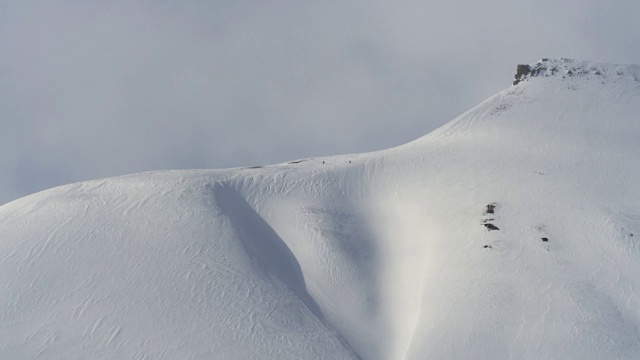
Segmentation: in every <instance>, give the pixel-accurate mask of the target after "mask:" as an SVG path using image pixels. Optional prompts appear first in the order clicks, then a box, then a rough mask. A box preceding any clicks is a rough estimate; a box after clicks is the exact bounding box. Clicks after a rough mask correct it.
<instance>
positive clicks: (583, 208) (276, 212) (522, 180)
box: [0, 59, 640, 360]
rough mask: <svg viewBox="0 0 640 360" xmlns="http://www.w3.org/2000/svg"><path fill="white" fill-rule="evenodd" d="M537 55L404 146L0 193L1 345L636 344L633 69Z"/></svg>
mask: <svg viewBox="0 0 640 360" xmlns="http://www.w3.org/2000/svg"><path fill="white" fill-rule="evenodd" d="M533 68H534V69H537V70H536V71H537V73H536V74H535V76H530V77H526V78H525V79H524V80H523V81H522V82H520V83H519V84H518V85H516V86H512V87H510V88H508V89H507V90H505V91H503V92H501V93H499V94H497V95H496V96H494V97H492V98H490V99H488V100H487V101H485V102H484V103H482V104H480V105H478V106H477V107H475V108H474V109H471V110H470V111H468V112H467V113H465V114H463V115H461V116H460V117H459V118H457V119H455V120H453V121H452V122H451V123H449V124H448V125H445V126H444V127H442V128H441V129H438V130H436V131H434V132H433V133H431V134H428V135H426V136H424V137H422V138H420V139H418V140H415V141H413V142H411V143H409V144H406V145H403V146H400V147H397V148H394V149H389V150H385V151H378V152H374V153H368V154H358V155H344V156H336V157H329V158H317V159H303V160H299V161H292V162H289V163H285V164H278V165H272V166H265V167H259V168H243V169H228V170H209V171H203V170H197V171H196V170H194V171H165V172H153V173H144V174H135V175H129V176H123V177H119V178H112V179H104V180H95V181H88V182H83V183H78V184H71V185H68V186H63V187H58V188H54V189H51V190H48V191H44V192H41V193H37V194H34V195H31V196H28V197H25V198H22V199H19V200H16V201H14V202H12V203H9V204H6V205H4V206H2V207H0V234H2V235H0V277H1V279H2V283H3V284H4V286H3V287H2V289H1V290H0V358H1V359H5V358H6V359H212V358H219V359H361V360H377V359H380V360H383V359H407V360H408V359H424V358H430V359H452V358H459V359H502V358H517V359H541V358H545V359H568V358H574V359H578V358H579V359H638V358H640V330H639V328H638V326H639V324H640V313H639V311H638V309H640V298H639V293H638V291H640V277H639V276H638V275H639V274H640V244H638V239H640V208H639V204H640V190H638V187H637V184H636V182H635V181H634V180H633V179H638V178H640V166H639V165H638V164H639V163H638V162H637V154H639V153H640V141H639V140H638V139H640V122H639V121H638V120H639V119H638V114H640V68H639V67H638V66H633V65H607V64H594V63H588V62H578V61H570V60H566V59H560V60H546V61H541V62H540V63H539V64H537V65H534V67H533ZM491 204H493V205H494V208H490V207H488V205H491ZM489 224H490V225H491V226H488V225H489Z"/></svg>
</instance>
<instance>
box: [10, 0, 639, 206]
mask: <svg viewBox="0 0 640 360" xmlns="http://www.w3.org/2000/svg"><path fill="white" fill-rule="evenodd" d="M638 14H640V1H637V0H629V1H615V0H612V1H608V2H603V1H596V0H591V1H586V0H585V1H578V0H573V1H572V0H566V1H551V0H542V1H517V0H488V1H475V0H465V1H455V0H452V1H451V0H450V1H437V2H436V1H424V0H423V1H418V0H395V1H379V0H368V1H364V0H340V1H333V0H325V1H285V0H272V1H269V0H262V1H253V0H236V1H229V0H224V1H223V0H209V1H205V0H182V1H168V0H167V1H165V0H155V1H151V0H149V1H126V2H120V1H106V0H105V1H82V0H60V1H55V0H46V1H29V0H13V1H6V0H0V116H1V117H0V170H1V172H0V204H2V203H6V202H8V201H10V200H13V199H16V198H19V197H22V196H25V195H28V194H30V193H33V192H36V191H39V190H43V189H46V188H50V187H53V186H57V185H62V184H66V183H70V182H76V181H81V180H87V179H94V178H101V177H109V176H115V175H123V174H128V173H133V172H140V171H148V170H159V169H178V168H220V167H237V166H248V165H258V164H269V163H276V162H283V161H287V160H292V159H296V158H304V157H312V156H322V155H332V154H341V153H354V152H365V151H371V150H379V149H384V148H388V147H392V146H396V145H400V144H402V143H405V142H408V141H410V140H413V139H415V138H418V137H420V136H422V135H424V134H426V133H428V132H429V131H431V130H433V129H435V128H437V127H439V126H441V125H443V124H445V123H446V122H448V121H449V120H451V119H453V118H454V117H455V116H457V115H459V114H460V113H462V112H464V111H466V110H468V109H469V108H470V107H472V106H474V105H476V104H477V103H479V102H481V101H482V100H484V99H486V98H487V97H489V96H491V95H493V94H495V93H496V92H498V91H500V90H502V89H504V88H506V87H508V86H510V84H511V79H512V78H513V75H514V73H515V67H516V64H518V63H533V62H536V61H537V60H539V59H540V58H543V57H569V58H580V59H590V60H596V61H601V62H614V63H640V21H638V19H637V17H638Z"/></svg>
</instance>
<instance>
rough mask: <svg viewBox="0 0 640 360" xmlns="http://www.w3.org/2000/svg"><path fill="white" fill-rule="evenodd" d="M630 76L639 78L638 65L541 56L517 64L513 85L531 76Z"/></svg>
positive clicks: (639, 69) (639, 68)
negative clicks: (525, 63)
mask: <svg viewBox="0 0 640 360" xmlns="http://www.w3.org/2000/svg"><path fill="white" fill-rule="evenodd" d="M612 76H614V77H622V76H630V77H633V78H634V79H636V80H638V79H640V67H639V66H637V65H614V64H606V63H595V62H590V61H583V60H574V59H566V58H560V59H547V58H543V59H542V60H540V61H538V62H537V63H535V64H532V65H523V64H521V65H518V66H517V68H516V75H515V78H514V80H513V85H517V84H518V83H520V82H522V81H525V80H527V79H529V78H531V77H562V78H567V77H584V78H598V79H606V78H609V77H612Z"/></svg>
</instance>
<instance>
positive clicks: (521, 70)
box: [513, 64, 531, 85]
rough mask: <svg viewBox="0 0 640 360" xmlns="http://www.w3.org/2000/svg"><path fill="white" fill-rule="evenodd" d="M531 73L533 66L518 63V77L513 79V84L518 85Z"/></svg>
mask: <svg viewBox="0 0 640 360" xmlns="http://www.w3.org/2000/svg"><path fill="white" fill-rule="evenodd" d="M529 74H531V66H529V65H522V64H520V65H518V67H516V77H515V78H514V79H513V85H518V84H519V83H520V82H521V81H522V80H523V79H524V78H525V77H526V76H527V75H529Z"/></svg>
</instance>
